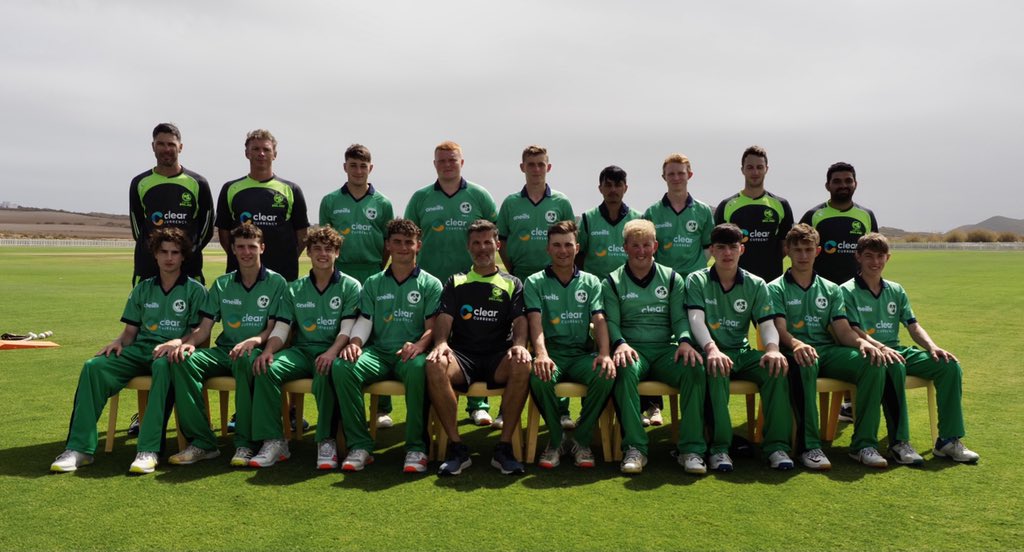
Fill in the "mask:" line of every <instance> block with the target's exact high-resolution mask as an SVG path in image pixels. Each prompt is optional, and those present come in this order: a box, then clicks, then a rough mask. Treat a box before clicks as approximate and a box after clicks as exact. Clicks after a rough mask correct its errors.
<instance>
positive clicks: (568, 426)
mask: <svg viewBox="0 0 1024 552" xmlns="http://www.w3.org/2000/svg"><path fill="white" fill-rule="evenodd" d="M558 423H560V424H562V429H565V430H572V429H576V421H575V420H573V419H572V418H571V417H570V416H569V415H568V414H562V417H561V418H559V419H558Z"/></svg>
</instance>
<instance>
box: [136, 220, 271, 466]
mask: <svg viewBox="0 0 1024 552" xmlns="http://www.w3.org/2000/svg"><path fill="white" fill-rule="evenodd" d="M263 248H264V245H263V232H261V231H260V229H259V228H258V227H256V226H255V225H252V224H242V225H239V226H237V227H236V228H235V229H234V230H232V231H231V249H232V251H233V252H234V254H235V258H236V259H237V261H238V270H237V271H235V272H229V273H227V274H224V275H222V276H219V277H218V278H217V279H216V280H215V281H214V283H213V286H211V287H210V292H209V294H208V295H207V298H206V302H205V304H204V305H203V306H202V307H201V308H200V310H199V314H200V315H201V316H202V319H201V320H202V321H201V322H200V324H199V327H198V328H197V329H196V331H194V332H192V333H191V334H189V336H188V337H186V338H185V339H184V340H182V343H181V345H180V346H179V347H178V348H177V349H176V350H175V351H173V352H172V353H171V354H170V355H169V356H170V359H171V362H174V363H175V364H174V365H173V369H172V372H173V378H172V379H173V382H174V407H175V408H176V409H177V410H178V420H179V421H180V424H181V427H180V429H181V431H183V432H184V434H185V435H186V436H188V437H190V438H191V442H190V443H189V446H188V447H187V448H186V449H185V450H183V451H181V452H179V453H178V454H175V455H174V456H171V457H170V458H169V459H168V461H169V462H170V463H171V464H179V465H186V464H194V463H196V462H198V461H200V460H208V459H211V458H216V457H217V456H219V455H220V451H219V450H218V449H217V438H216V436H215V435H214V434H213V432H212V431H210V420H209V418H208V417H207V415H206V409H205V407H204V404H203V382H204V381H206V380H207V379H208V378H212V377H216V376H232V377H234V378H235V389H236V391H235V412H236V415H237V419H236V422H235V437H234V442H235V454H234V456H233V457H232V458H231V465H232V466H235V467H244V466H248V465H249V460H252V457H253V454H254V452H253V450H254V449H255V448H256V443H255V442H254V441H253V440H252V364H253V361H254V360H255V359H256V357H257V356H259V354H260V352H261V350H260V347H262V346H263V344H264V343H266V341H267V339H268V338H269V337H270V329H271V326H272V325H273V322H272V318H273V316H272V315H273V313H274V312H275V311H276V309H277V306H278V302H279V301H280V300H281V298H282V296H283V295H284V294H285V293H286V292H287V290H288V283H287V282H285V280H284V277H282V276H281V275H280V274H278V273H276V272H273V271H271V270H268V269H267V268H266V267H264V266H262V265H261V264H260V254H261V253H263ZM216 321H222V322H223V330H222V331H221V333H220V335H219V336H218V337H217V343H216V346H215V347H211V348H206V349H198V350H197V349H196V347H197V346H200V344H202V343H206V342H208V341H209V339H210V333H211V331H212V330H213V325H214V322H216ZM149 420H150V418H149V417H147V418H146V423H145V424H143V426H142V432H141V434H140V435H139V451H140V452H143V451H147V450H153V451H155V450H156V449H153V448H152V445H150V446H149V448H146V447H145V445H144V441H145V440H146V434H147V425H149ZM142 467H145V466H142Z"/></svg>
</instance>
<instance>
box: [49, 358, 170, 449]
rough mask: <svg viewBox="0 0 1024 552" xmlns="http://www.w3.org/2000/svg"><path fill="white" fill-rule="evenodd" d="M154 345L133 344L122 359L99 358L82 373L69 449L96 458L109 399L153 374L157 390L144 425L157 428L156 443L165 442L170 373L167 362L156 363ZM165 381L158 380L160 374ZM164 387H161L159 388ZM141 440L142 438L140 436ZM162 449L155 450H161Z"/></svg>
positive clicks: (89, 363) (144, 417) (150, 395)
mask: <svg viewBox="0 0 1024 552" xmlns="http://www.w3.org/2000/svg"><path fill="white" fill-rule="evenodd" d="M153 346H154V344H153V343H133V344H131V345H129V346H127V347H125V348H124V349H123V350H122V351H121V355H120V356H117V355H114V354H111V355H110V356H102V355H101V356H95V357H92V358H90V359H89V360H87V361H85V364H84V365H83V366H82V373H81V375H79V376H78V389H77V391H75V400H74V409H73V410H72V411H71V423H70V427H69V428H68V440H67V448H68V449H70V450H76V451H78V452H84V453H86V454H93V453H95V452H96V443H97V440H98V432H97V430H96V423H97V422H98V421H99V419H100V414H103V408H104V407H105V406H106V404H107V399H109V398H110V397H113V396H114V395H116V394H117V393H118V392H120V391H121V389H124V386H125V385H127V384H128V380H130V379H132V378H134V377H136V376H145V375H148V374H150V373H151V370H152V373H153V389H152V390H151V391H150V393H149V406H148V407H147V409H146V412H145V415H144V416H143V421H145V422H151V425H153V424H155V427H156V428H157V429H156V435H157V437H156V439H157V441H158V442H159V443H162V442H163V436H162V433H163V428H164V427H166V425H167V417H168V415H169V414H170V408H169V407H168V405H167V402H168V401H167V399H168V394H169V393H168V391H169V388H170V377H169V372H168V370H167V366H168V363H167V359H166V358H159V359H156V360H153ZM158 372H159V373H161V374H162V377H161V378H160V379H159V382H158V379H157V377H156V376H157V373H158ZM158 383H159V384H160V387H158V385H157V384H158ZM139 438H140V440H141V435H140V437H139ZM159 449H160V447H159V445H158V446H157V447H156V448H155V449H153V450H154V451H157V450H159Z"/></svg>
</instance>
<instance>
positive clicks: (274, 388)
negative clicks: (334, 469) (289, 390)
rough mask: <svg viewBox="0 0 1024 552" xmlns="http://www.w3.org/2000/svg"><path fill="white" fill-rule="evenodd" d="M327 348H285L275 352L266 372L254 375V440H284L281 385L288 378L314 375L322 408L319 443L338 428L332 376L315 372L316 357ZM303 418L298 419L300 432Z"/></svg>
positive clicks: (329, 436)
mask: <svg viewBox="0 0 1024 552" xmlns="http://www.w3.org/2000/svg"><path fill="white" fill-rule="evenodd" d="M325 350H326V349H325V348H324V347H323V346H322V345H314V346H298V347H289V348H287V349H283V350H281V351H279V352H278V353H277V354H275V355H274V362H272V363H271V364H270V367H269V368H268V369H267V373H265V374H260V375H258V376H253V393H252V439H253V440H255V441H265V440H268V439H283V438H284V430H283V427H282V425H281V386H282V385H284V384H285V383H288V382H289V381H294V380H297V379H302V378H313V397H314V398H315V399H316V406H317V409H318V410H319V415H318V417H317V423H316V442H318V443H319V442H321V441H323V440H324V439H330V438H331V437H333V436H334V434H335V432H336V431H337V427H338V403H337V400H336V399H335V396H334V389H333V387H332V386H331V382H330V377H329V376H322V375H320V374H319V373H318V372H317V371H316V364H315V363H316V357H317V356H318V355H320V354H321V353H323V352H324V351H325ZM301 424H302V420H296V425H297V427H298V428H299V431H301V430H302V429H301V428H302V425H301Z"/></svg>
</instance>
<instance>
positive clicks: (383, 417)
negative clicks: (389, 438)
mask: <svg viewBox="0 0 1024 552" xmlns="http://www.w3.org/2000/svg"><path fill="white" fill-rule="evenodd" d="M394 426H395V421H394V420H392V419H391V415H390V414H388V413H387V412H378V413H377V429H388V428H391V427H394Z"/></svg>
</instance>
